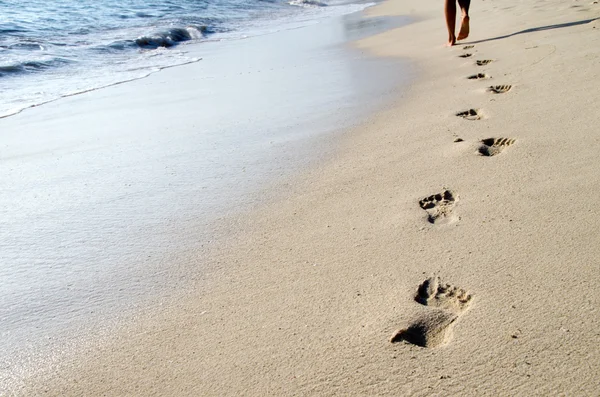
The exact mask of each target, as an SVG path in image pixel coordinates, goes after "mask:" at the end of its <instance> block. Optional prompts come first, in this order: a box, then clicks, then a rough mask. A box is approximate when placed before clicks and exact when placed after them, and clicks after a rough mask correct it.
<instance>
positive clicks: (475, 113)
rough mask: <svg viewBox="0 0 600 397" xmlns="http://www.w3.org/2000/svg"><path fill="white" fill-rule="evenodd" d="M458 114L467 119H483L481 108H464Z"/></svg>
mask: <svg viewBox="0 0 600 397" xmlns="http://www.w3.org/2000/svg"><path fill="white" fill-rule="evenodd" d="M456 115H457V116H458V117H462V118H463V119H466V120H471V121H475V120H481V112H480V110H479V109H469V110H464V111H462V112H458V113H456Z"/></svg>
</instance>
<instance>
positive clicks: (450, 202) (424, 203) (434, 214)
mask: <svg viewBox="0 0 600 397" xmlns="http://www.w3.org/2000/svg"><path fill="white" fill-rule="evenodd" d="M457 201H458V196H457V195H455V194H454V193H452V192H451V191H450V190H444V191H443V192H442V193H438V194H434V195H431V196H429V197H425V198H423V199H421V200H420V201H419V205H420V206H421V208H422V209H424V210H425V211H427V220H428V221H429V223H451V222H453V221H455V220H456V216H455V215H454V206H455V205H456V202H457Z"/></svg>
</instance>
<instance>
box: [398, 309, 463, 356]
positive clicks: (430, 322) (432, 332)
mask: <svg viewBox="0 0 600 397" xmlns="http://www.w3.org/2000/svg"><path fill="white" fill-rule="evenodd" d="M457 319H458V315H456V314H454V313H452V312H449V311H445V310H438V309H433V310H431V311H428V312H427V313H424V314H423V315H422V316H420V317H419V318H417V319H416V320H415V321H413V322H412V323H411V324H410V325H409V326H408V328H403V329H400V330H398V331H396V332H394V334H393V335H392V337H391V338H390V342H392V343H396V342H402V341H406V342H408V343H412V344H413V345H417V346H421V347H438V346H442V345H444V344H446V343H447V342H448V341H449V340H450V338H451V336H452V328H453V324H454V322H455V321H456V320H457Z"/></svg>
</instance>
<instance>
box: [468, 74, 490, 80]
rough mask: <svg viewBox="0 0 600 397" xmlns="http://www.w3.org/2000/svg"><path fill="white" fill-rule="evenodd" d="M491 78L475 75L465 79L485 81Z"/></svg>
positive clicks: (484, 75) (486, 75)
mask: <svg viewBox="0 0 600 397" xmlns="http://www.w3.org/2000/svg"><path fill="white" fill-rule="evenodd" d="M491 78H492V76H490V75H488V74H485V73H477V74H474V75H471V76H469V77H467V79H469V80H487V79H491Z"/></svg>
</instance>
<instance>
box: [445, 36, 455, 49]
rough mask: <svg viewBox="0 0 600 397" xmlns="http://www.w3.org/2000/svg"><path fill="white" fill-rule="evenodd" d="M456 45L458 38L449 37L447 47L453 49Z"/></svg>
mask: <svg viewBox="0 0 600 397" xmlns="http://www.w3.org/2000/svg"><path fill="white" fill-rule="evenodd" d="M454 44H456V37H454V36H450V37H448V42H447V43H446V46H448V47H452V46H453V45H454Z"/></svg>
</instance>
